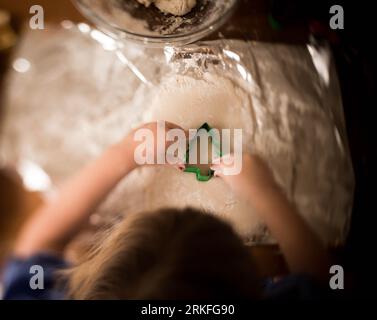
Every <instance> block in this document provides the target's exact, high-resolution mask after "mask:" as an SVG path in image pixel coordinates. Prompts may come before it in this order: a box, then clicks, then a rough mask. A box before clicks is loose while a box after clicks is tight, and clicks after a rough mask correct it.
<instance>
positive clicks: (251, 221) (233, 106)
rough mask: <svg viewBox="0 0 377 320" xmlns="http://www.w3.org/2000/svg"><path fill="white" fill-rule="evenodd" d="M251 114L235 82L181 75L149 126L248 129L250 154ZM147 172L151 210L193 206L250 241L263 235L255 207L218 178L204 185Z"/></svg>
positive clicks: (169, 84)
mask: <svg viewBox="0 0 377 320" xmlns="http://www.w3.org/2000/svg"><path fill="white" fill-rule="evenodd" d="M251 114H252V112H251V101H250V98H249V95H248V94H247V93H246V92H245V91H244V90H243V89H241V88H240V87H238V86H237V85H235V84H234V83H233V82H232V81H231V80H228V79H226V78H224V77H221V76H217V75H214V74H209V73H207V74H205V75H204V77H203V79H200V80H198V79H194V78H191V77H188V76H179V75H174V76H172V77H170V78H168V79H167V80H166V81H164V82H163V84H162V86H161V87H160V88H159V90H158V92H157V93H156V95H155V99H154V101H153V103H152V105H151V106H150V108H149V110H147V111H146V112H145V114H144V120H145V121H152V120H165V121H171V122H174V123H176V124H178V125H180V126H182V127H184V128H186V129H196V128H198V127H200V126H201V125H202V124H203V123H204V122H208V123H209V124H210V125H211V127H213V128H217V129H220V130H221V129H225V128H229V129H243V132H244V139H243V145H244V148H245V149H246V146H247V144H248V143H247V142H248V140H249V138H248V137H249V136H250V135H251V133H252V131H253V120H252V116H251ZM144 170H148V174H146V176H148V175H149V176H150V175H152V176H153V178H152V181H149V182H148V188H146V189H145V196H146V199H145V200H146V201H145V203H146V204H147V206H148V209H149V210H156V209H159V208H162V207H175V208H183V207H186V206H191V207H195V208H198V209H200V210H204V211H208V212H210V213H213V214H215V215H217V216H219V217H220V218H223V219H225V220H226V221H228V222H230V224H231V225H233V227H234V229H235V230H236V231H237V232H238V233H239V234H240V235H241V236H243V237H244V238H246V239H247V237H248V236H250V234H261V232H259V228H261V224H260V222H259V220H258V219H257V217H256V215H255V214H254V213H253V210H252V209H251V208H250V205H249V204H248V203H247V202H245V201H241V200H239V199H237V197H235V195H234V194H233V193H232V191H231V190H230V189H229V187H228V186H227V185H226V184H225V183H224V182H223V181H222V180H220V179H219V178H213V179H211V180H210V181H208V182H199V181H197V180H196V178H195V175H193V174H190V173H182V172H179V171H178V170H175V169H171V168H168V167H161V168H159V169H158V170H150V169H149V168H145V169H144Z"/></svg>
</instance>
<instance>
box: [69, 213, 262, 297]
mask: <svg viewBox="0 0 377 320" xmlns="http://www.w3.org/2000/svg"><path fill="white" fill-rule="evenodd" d="M255 279H256V275H255V271H254V268H253V263H252V260H251V257H250V255H249V254H248V252H247V251H246V248H245V247H244V246H243V244H242V241H241V240H240V239H239V238H238V237H237V236H236V234H235V233H234V232H233V230H232V229H231V227H230V226H228V225H227V224H226V223H224V222H222V221H220V220H219V219H217V218H215V217H213V216H211V215H208V214H204V213H201V212H198V211H196V210H193V209H185V210H182V211H179V210H172V209H165V210H161V211H158V212H155V213H147V214H139V215H133V216H130V217H128V218H127V219H125V220H124V222H122V223H120V224H119V225H117V226H116V227H115V228H114V229H113V230H112V231H111V232H110V233H109V234H107V235H106V237H105V238H104V239H103V241H102V242H101V243H99V244H98V246H97V247H96V248H95V249H94V250H92V251H91V252H90V254H89V256H88V257H86V258H85V259H84V261H83V262H82V263H81V264H79V265H78V266H77V267H75V268H73V269H72V270H71V271H70V272H69V278H68V289H69V292H70V296H71V297H72V298H76V299H190V298H191V299H201V298H227V297H229V298H249V297H250V298H252V297H255V296H256V295H257V294H258V292H259V290H258V285H257V282H256V281H255Z"/></svg>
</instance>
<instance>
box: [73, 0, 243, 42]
mask: <svg viewBox="0 0 377 320" xmlns="http://www.w3.org/2000/svg"><path fill="white" fill-rule="evenodd" d="M74 3H75V4H76V5H77V7H78V8H79V10H80V11H81V12H82V13H83V14H84V16H86V17H87V18H88V19H89V20H90V21H92V22H93V23H95V24H96V26H97V27H98V28H99V29H101V30H102V31H104V32H105V33H107V34H108V35H110V36H111V37H113V38H115V39H120V40H121V39H126V40H131V41H134V42H138V43H143V44H150V45H152V46H164V45H185V44H188V43H192V42H195V41H197V40H199V39H202V38H204V37H205V36H207V35H208V34H210V33H212V32H213V31H215V30H217V29H218V28H219V27H221V26H222V25H223V24H224V23H225V22H226V21H227V19H228V18H229V17H230V15H231V14H232V13H233V11H234V9H235V7H236V5H237V3H238V0H197V5H196V7H195V8H194V9H193V10H192V11H191V12H189V13H188V14H186V15H184V16H182V17H177V16H174V15H171V14H164V13H162V12H161V11H160V10H158V9H157V8H156V7H155V6H154V5H151V6H150V7H148V8H146V7H145V6H143V5H141V4H139V3H138V2H137V1H136V0H74Z"/></svg>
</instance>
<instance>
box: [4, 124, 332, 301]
mask: <svg viewBox="0 0 377 320" xmlns="http://www.w3.org/2000/svg"><path fill="white" fill-rule="evenodd" d="M167 127H168V128H167V129H172V128H178V127H177V126H176V125H174V124H171V123H168V124H167ZM144 128H147V129H150V130H152V131H153V132H154V134H155V135H156V134H157V124H156V123H149V124H147V125H145V126H144ZM170 143H171V142H170ZM167 144H168V142H167ZM136 147H137V143H136V142H135V141H134V139H133V133H131V134H130V135H129V136H127V137H126V138H125V139H124V140H123V141H121V142H120V143H118V144H117V145H114V146H112V147H110V148H109V149H108V150H107V151H105V152H104V153H103V155H102V156H100V157H99V158H98V159H97V160H96V161H94V162H93V163H91V164H89V165H88V166H87V167H85V168H84V169H83V170H82V171H81V172H80V173H79V174H78V175H77V176H75V177H73V179H71V180H70V181H68V182H67V183H66V184H65V186H63V188H62V189H61V191H60V194H59V197H58V198H56V199H55V200H54V201H52V202H51V203H49V204H47V205H45V206H44V207H42V208H41V209H39V210H38V212H36V214H35V215H34V216H33V218H32V219H31V220H30V221H29V222H28V223H27V224H26V226H25V227H24V228H23V230H22V232H21V234H20V236H19V238H18V241H17V242H16V245H15V247H14V250H13V258H12V259H10V260H9V262H8V264H7V266H6V268H5V272H4V289H5V295H4V298H5V299H202V298H203V299H205V298H247V299H252V298H262V297H265V296H269V297H279V296H283V297H284V295H285V296H287V295H288V294H289V295H292V294H297V292H301V293H302V292H304V291H302V290H301V291H300V288H301V287H302V286H303V285H304V287H305V292H307V291H308V288H311V287H308V285H307V282H306V281H304V280H300V279H304V278H302V277H293V278H292V277H291V278H288V280H287V279H286V280H285V281H284V280H283V282H281V283H280V284H279V283H278V284H276V285H275V286H274V287H273V288H272V290H270V291H269V293H266V292H263V291H262V287H261V283H262V282H261V281H260V280H261V279H259V278H258V275H257V274H256V272H255V268H254V266H253V261H252V259H251V257H250V255H249V254H248V252H247V251H246V248H245V247H244V246H243V244H242V242H241V240H240V239H239V238H238V236H237V235H236V234H235V233H234V232H233V230H232V229H231V227H230V226H228V225H227V224H226V223H224V222H222V221H220V220H218V219H217V218H215V217H213V216H211V215H208V214H205V213H202V212H198V211H196V210H192V209H186V210H183V211H179V210H174V209H166V210H161V211H159V212H155V213H146V214H138V215H131V216H130V217H127V218H126V219H125V220H124V221H123V222H121V223H119V224H118V225H116V226H114V227H113V229H112V230H111V231H110V232H108V233H106V234H105V235H104V238H103V240H102V241H100V242H99V243H98V245H97V246H96V247H95V248H93V249H92V250H91V251H90V252H89V253H88V254H87V256H86V257H84V258H83V260H82V262H81V263H79V264H78V265H77V266H70V265H69V264H68V263H67V262H66V261H64V260H63V258H62V255H63V252H64V249H65V247H66V246H67V244H68V243H69V242H70V241H71V240H72V238H73V237H74V236H76V235H77V234H78V232H79V231H80V228H81V227H82V226H83V225H84V224H85V222H86V221H87V219H88V217H89V216H90V214H91V213H92V212H93V211H94V210H95V209H96V208H97V206H98V205H99V204H100V203H101V201H102V200H104V198H105V197H106V196H107V195H108V194H109V193H110V192H111V190H112V189H113V188H114V187H115V186H116V185H117V183H118V182H119V181H120V180H121V179H122V178H124V177H125V176H126V175H127V174H129V173H130V172H131V171H132V170H134V169H135V168H136V167H137V164H136V163H135V161H134V157H133V155H134V150H135V148H136ZM213 170H214V171H215V175H216V176H217V177H219V178H220V179H223V180H224V182H225V183H227V184H228V185H229V186H230V187H231V189H232V190H233V191H234V192H235V193H236V194H238V195H239V196H240V197H243V198H245V199H247V200H248V201H249V202H250V205H251V206H253V207H254V208H255V210H256V211H257V212H258V213H259V215H260V217H261V218H262V219H263V221H264V222H265V223H266V225H267V226H268V228H269V230H270V232H271V233H272V235H273V236H274V237H275V239H276V240H277V241H278V243H279V245H280V248H281V250H282V252H283V254H284V256H285V259H286V262H287V264H288V266H289V269H290V271H291V272H292V273H293V274H297V275H307V276H309V277H310V278H315V279H318V280H319V281H321V280H325V279H326V277H327V275H328V270H329V269H328V267H329V261H328V257H327V255H326V251H325V249H324V247H323V246H322V244H321V243H320V241H319V239H317V237H316V235H315V234H314V233H313V232H312V231H311V230H310V229H309V228H308V227H307V226H306V224H305V223H304V221H303V220H302V218H301V217H300V216H299V215H298V214H297V212H296V210H295V208H294V207H293V206H292V205H291V204H290V203H289V202H288V201H287V199H286V198H285V197H284V195H283V193H282V192H281V191H280V189H279V187H278V186H277V184H276V183H275V181H274V179H273V176H272V174H271V172H270V170H269V169H268V167H267V166H266V165H265V164H264V163H263V161H262V160H260V159H259V158H258V157H256V156H250V155H244V157H243V168H242V172H241V173H240V174H239V175H236V176H226V175H224V174H223V173H224V170H226V167H225V165H223V164H218V165H213ZM172 196H174V195H172ZM35 265H37V266H41V267H42V268H43V276H44V281H43V287H44V289H33V288H31V286H30V282H31V281H30V279H31V277H32V276H33V274H31V273H30V267H32V266H35ZM62 270H64V271H62ZM59 273H60V278H61V276H62V275H63V279H64V280H65V281H64V285H63V286H57V285H56V283H57V279H58V278H59V277H58V274H59ZM292 279H293V280H292ZM297 290H299V291H297Z"/></svg>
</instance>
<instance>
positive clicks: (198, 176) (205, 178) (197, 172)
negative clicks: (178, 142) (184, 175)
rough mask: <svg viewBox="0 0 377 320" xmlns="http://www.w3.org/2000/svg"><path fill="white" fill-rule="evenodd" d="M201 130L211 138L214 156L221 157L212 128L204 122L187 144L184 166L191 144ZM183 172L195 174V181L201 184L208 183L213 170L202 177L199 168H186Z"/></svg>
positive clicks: (187, 160) (187, 159) (188, 157)
mask: <svg viewBox="0 0 377 320" xmlns="http://www.w3.org/2000/svg"><path fill="white" fill-rule="evenodd" d="M201 129H204V130H206V131H207V132H208V134H209V136H210V138H211V143H212V146H213V147H215V151H216V154H217V155H218V156H219V157H222V153H221V148H220V143H219V142H218V141H217V140H216V137H214V134H213V132H212V128H211V127H210V126H209V124H208V123H207V122H205V123H204V124H203V125H202V126H201V127H200V128H199V129H198V130H197V133H196V134H195V136H194V138H193V139H192V140H191V141H190V142H189V145H188V148H187V151H186V156H185V160H186V164H188V163H189V159H190V150H191V147H192V142H193V141H195V140H196V139H197V137H198V134H199V131H200V130H201ZM184 172H188V173H195V175H196V180H198V181H201V182H207V181H209V180H210V179H211V178H212V177H213V175H214V173H215V171H213V170H211V169H210V170H209V172H208V174H207V175H203V174H202V172H201V170H200V168H199V167H195V166H190V167H186V168H185V170H184Z"/></svg>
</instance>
